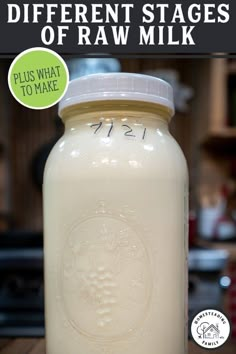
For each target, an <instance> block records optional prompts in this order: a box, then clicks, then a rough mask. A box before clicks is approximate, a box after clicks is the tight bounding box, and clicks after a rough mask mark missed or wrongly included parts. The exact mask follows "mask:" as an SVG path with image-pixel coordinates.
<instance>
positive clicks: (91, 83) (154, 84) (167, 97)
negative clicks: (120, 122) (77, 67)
mask: <svg viewBox="0 0 236 354" xmlns="http://www.w3.org/2000/svg"><path fill="white" fill-rule="evenodd" d="M104 100H129V101H130V100H133V101H143V102H151V103H156V104H159V105H162V106H164V107H166V108H169V109H170V111H171V112H172V115H173V114H174V99H173V89H172V87H171V86H170V85H169V84H168V83H167V82H166V81H164V80H161V79H158V78H156V77H153V76H148V75H141V74H130V73H109V74H93V75H87V76H83V77H80V78H79V79H75V80H72V81H70V83H69V86H68V89H67V92H66V94H65V95H64V97H63V98H62V99H61V101H60V103H59V115H61V113H62V111H63V110H64V109H65V108H67V107H70V106H73V105H76V104H79V103H84V102H92V101H104Z"/></svg>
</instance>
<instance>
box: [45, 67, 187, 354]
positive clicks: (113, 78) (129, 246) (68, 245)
mask: <svg viewBox="0 0 236 354" xmlns="http://www.w3.org/2000/svg"><path fill="white" fill-rule="evenodd" d="M173 114H174V105H173V91H172V88H171V86H170V85H169V84H167V83H166V82H164V81H162V80H160V79H157V78H154V77H151V76H145V75H137V74H126V73H118V74H96V75H90V76H85V77H82V78H79V79H76V80H73V81H71V82H70V84H69V87H68V90H67V93H66V95H65V96H64V98H63V99H62V101H61V102H60V105H59V115H60V117H61V118H62V120H63V122H64V124H65V133H64V135H63V136H62V138H61V139H60V140H59V141H58V142H57V143H56V145H55V146H54V148H53V149H52V151H51V153H50V156H49V158H48V161H47V164H46V168H45V173H44V186H43V187H44V188H43V189H44V190H43V194H44V252H45V302H46V345H47V354H156V353H158V354H173V353H174V354H184V353H187V351H186V336H187V330H186V323H187V209H188V202H187V201H188V196H187V189H188V178H187V168H186V162H185V158H184V156H183V153H182V152H181V149H180V147H179V146H178V144H177V142H176V141H175V140H174V138H173V137H172V136H171V135H170V133H169V130H168V123H169V121H170V119H171V117H172V116H173Z"/></svg>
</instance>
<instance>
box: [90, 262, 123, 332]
mask: <svg viewBox="0 0 236 354" xmlns="http://www.w3.org/2000/svg"><path fill="white" fill-rule="evenodd" d="M86 284H87V289H88V292H89V297H90V300H92V301H93V303H94V304H95V305H96V314H97V325H98V326H99V327H104V326H107V325H108V324H109V323H111V322H112V307H113V306H114V305H115V304H116V301H117V299H116V297H115V288H116V287H117V284H116V283H115V282H114V280H113V274H112V273H111V272H108V271H106V268H105V267H104V266H99V267H98V268H97V269H96V271H95V272H90V273H88V274H87V275H86Z"/></svg>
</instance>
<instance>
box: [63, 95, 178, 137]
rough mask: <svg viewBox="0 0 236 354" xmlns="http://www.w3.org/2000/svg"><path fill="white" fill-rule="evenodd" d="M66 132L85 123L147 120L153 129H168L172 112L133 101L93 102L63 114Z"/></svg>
mask: <svg viewBox="0 0 236 354" xmlns="http://www.w3.org/2000/svg"><path fill="white" fill-rule="evenodd" d="M61 116H62V119H63V121H64V123H65V127H66V131H68V130H71V129H72V128H73V130H75V129H76V127H79V126H81V125H83V124H84V123H86V122H87V123H93V122H96V121H101V120H103V121H110V120H113V121H115V120H116V121H119V120H120V121H136V123H138V121H139V120H140V119H142V120H145V122H146V123H148V124H149V125H151V126H153V127H163V129H168V122H169V120H170V117H171V112H170V111H169V110H168V109H167V108H164V107H162V106H159V105H156V104H152V103H145V102H131V101H128V102H127V101H116V102H107V101H104V102H101V101H100V102H91V103H87V104H80V105H76V106H72V107H70V108H69V109H67V110H64V111H63V112H62V114H61Z"/></svg>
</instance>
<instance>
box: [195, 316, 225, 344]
mask: <svg viewBox="0 0 236 354" xmlns="http://www.w3.org/2000/svg"><path fill="white" fill-rule="evenodd" d="M191 334H192V337H193V339H194V341H195V342H196V343H197V344H198V345H200V347H202V348H205V349H215V348H218V347H221V346H222V345H223V344H224V343H225V342H226V341H227V339H228V338H229V335H230V324H229V320H228V319H227V317H226V316H225V315H224V314H223V313H222V312H220V311H217V310H212V309H209V310H204V311H201V312H199V313H198V314H197V315H196V316H195V317H194V319H193V320H192V324H191Z"/></svg>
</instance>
